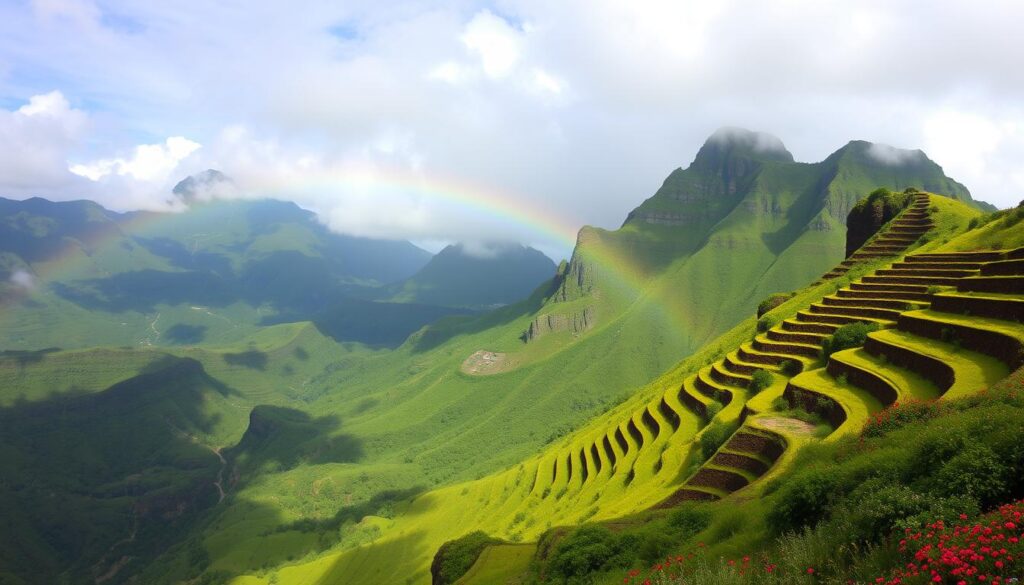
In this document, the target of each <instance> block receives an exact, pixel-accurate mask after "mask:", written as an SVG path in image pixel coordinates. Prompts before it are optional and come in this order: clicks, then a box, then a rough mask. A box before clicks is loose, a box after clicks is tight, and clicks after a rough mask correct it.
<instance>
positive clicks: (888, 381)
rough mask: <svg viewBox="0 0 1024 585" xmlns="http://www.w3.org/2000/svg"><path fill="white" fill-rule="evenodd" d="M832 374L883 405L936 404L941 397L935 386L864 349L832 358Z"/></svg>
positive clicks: (856, 349) (850, 351) (847, 351)
mask: <svg viewBox="0 0 1024 585" xmlns="http://www.w3.org/2000/svg"><path fill="white" fill-rule="evenodd" d="M827 371H828V373H829V374H830V375H831V376H833V377H835V378H838V377H840V376H843V375H845V376H846V379H847V381H849V382H850V383H851V384H853V385H855V386H858V387H860V388H861V389H863V390H865V391H866V392H868V393H870V394H871V395H872V396H874V397H875V398H876V399H877V400H878V401H879V402H881V403H882V404H886V405H888V404H891V403H892V402H894V401H896V400H900V401H906V400H909V399H915V400H932V399H935V398H938V397H939V389H938V388H937V387H936V386H935V384H933V383H932V382H930V381H928V380H926V379H924V378H922V377H921V376H919V375H917V374H915V373H914V372H912V371H911V370H908V369H906V368H901V367H899V366H896V365H893V364H890V363H888V362H886V361H884V360H881V359H879V358H877V357H875V356H873V355H871V354H870V353H868V352H867V351H865V350H864V348H862V347H857V348H853V349H847V350H844V351H839V352H836V353H834V354H832V355H831V356H830V359H829V364H828V368H827Z"/></svg>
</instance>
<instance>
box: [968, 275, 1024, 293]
mask: <svg viewBox="0 0 1024 585" xmlns="http://www.w3.org/2000/svg"><path fill="white" fill-rule="evenodd" d="M956 289H957V290H958V291H961V292H980V293H986V292H988V293H1004V294H1024V276H971V277H968V278H965V279H963V280H961V281H959V282H957V283H956Z"/></svg>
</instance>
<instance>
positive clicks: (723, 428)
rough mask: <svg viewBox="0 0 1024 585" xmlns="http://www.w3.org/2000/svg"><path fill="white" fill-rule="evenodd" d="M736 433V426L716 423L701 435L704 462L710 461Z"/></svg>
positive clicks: (701, 450)
mask: <svg viewBox="0 0 1024 585" xmlns="http://www.w3.org/2000/svg"><path fill="white" fill-rule="evenodd" d="M735 431H736V426H735V425H733V424H727V423H723V422H716V423H714V424H712V425H711V426H709V427H708V428H707V429H705V430H704V432H703V433H701V435H700V452H701V455H702V456H703V457H704V460H705V461H707V460H708V459H710V458H711V456H712V455H714V454H715V451H718V448H719V447H721V446H722V445H724V444H725V442H726V441H727V440H728V439H729V437H731V436H732V434H733V433H734V432H735Z"/></svg>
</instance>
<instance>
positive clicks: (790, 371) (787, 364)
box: [779, 360, 804, 378]
mask: <svg viewBox="0 0 1024 585" xmlns="http://www.w3.org/2000/svg"><path fill="white" fill-rule="evenodd" d="M779 369H780V370H781V371H782V373H783V374H784V375H786V376H789V377H790V378H792V377H793V376H795V375H797V374H799V373H800V372H802V371H803V370H804V366H803V364H801V363H800V362H798V361H797V360H786V361H784V362H782V363H781V364H779Z"/></svg>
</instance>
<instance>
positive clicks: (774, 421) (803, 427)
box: [756, 416, 817, 435]
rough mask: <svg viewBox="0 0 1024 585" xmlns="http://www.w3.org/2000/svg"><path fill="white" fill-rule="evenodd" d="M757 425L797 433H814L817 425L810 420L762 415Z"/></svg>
mask: <svg viewBox="0 0 1024 585" xmlns="http://www.w3.org/2000/svg"><path fill="white" fill-rule="evenodd" d="M756 421H757V425H758V426H760V427H763V428H766V429H769V430H776V431H786V432H789V433H794V434H797V435H813V434H814V431H815V429H816V428H817V427H815V426H814V425H812V424H811V423H809V422H805V421H802V420H799V419H795V418H789V417H786V416H761V417H758V418H757V419H756Z"/></svg>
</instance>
